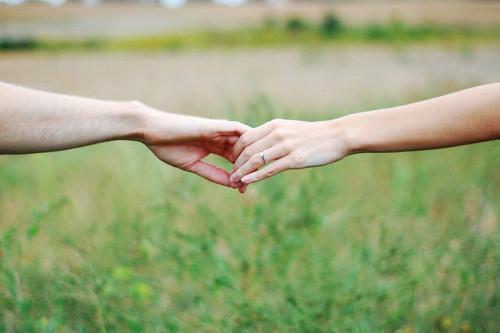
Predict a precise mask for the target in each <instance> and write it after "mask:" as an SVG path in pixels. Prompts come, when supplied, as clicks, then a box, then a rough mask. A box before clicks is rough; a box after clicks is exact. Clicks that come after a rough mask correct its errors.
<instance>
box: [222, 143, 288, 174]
mask: <svg viewBox="0 0 500 333" xmlns="http://www.w3.org/2000/svg"><path fill="white" fill-rule="evenodd" d="M263 154H264V158H265V162H264V160H263V159H262V157H261V155H260V153H259V154H255V155H253V156H252V157H251V158H250V159H249V160H248V161H246V162H245V163H244V164H243V165H242V166H241V167H240V168H239V169H238V170H236V171H235V172H234V173H233V174H232V175H231V177H230V180H231V182H233V183H237V182H239V181H240V179H241V178H242V177H244V176H245V175H247V174H249V173H251V172H253V171H255V170H257V169H258V168H260V167H261V166H263V165H264V164H265V163H269V162H272V161H275V160H277V159H280V158H282V157H283V156H285V155H286V154H287V150H286V149H285V147H284V146H283V145H281V146H277V147H272V148H269V149H267V150H266V151H264V152H263Z"/></svg>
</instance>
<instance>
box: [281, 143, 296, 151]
mask: <svg viewBox="0 0 500 333" xmlns="http://www.w3.org/2000/svg"><path fill="white" fill-rule="evenodd" d="M281 146H282V147H283V150H284V151H285V152H290V151H292V150H293V142H292V141H291V140H283V142H282V143H281Z"/></svg>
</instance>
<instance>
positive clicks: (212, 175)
mask: <svg viewBox="0 0 500 333" xmlns="http://www.w3.org/2000/svg"><path fill="white" fill-rule="evenodd" d="M248 129H249V127H248V126H246V125H243V124H241V123H239V122H235V121H228V120H211V119H204V118H198V117H190V116H184V115H177V114H168V113H163V112H159V111H156V110H150V112H149V116H148V117H146V121H145V125H144V134H143V139H142V141H143V142H144V143H145V144H146V145H147V146H148V147H149V148H150V149H151V151H152V152H153V153H154V154H155V155H156V156H157V157H158V158H159V159H160V160H162V161H163V162H165V163H167V164H169V165H171V166H174V167H177V168H179V169H182V170H184V171H188V172H192V173H195V174H197V175H199V176H201V177H203V178H205V179H207V180H209V181H212V182H214V183H217V184H220V185H224V186H229V187H233V188H239V189H240V191H243V189H244V187H243V186H242V184H236V183H232V182H230V181H229V176H230V174H229V172H228V171H226V170H224V169H222V168H219V167H217V166H215V165H213V164H210V163H207V162H204V161H203V159H204V158H205V157H207V156H208V155H210V154H216V155H219V156H222V157H223V158H225V159H226V160H228V161H229V162H231V163H233V162H234V159H233V158H232V154H231V152H232V148H233V145H234V143H235V142H236V141H237V140H238V138H239V137H240V136H241V135H242V134H243V133H245V132H246V131H247V130H248Z"/></svg>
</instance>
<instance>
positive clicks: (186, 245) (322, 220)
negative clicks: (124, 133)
mask: <svg viewBox="0 0 500 333" xmlns="http://www.w3.org/2000/svg"><path fill="white" fill-rule="evenodd" d="M249 108H250V110H248V112H245V113H244V115H240V116H239V117H240V118H241V120H244V121H246V122H248V123H251V124H258V123H260V122H262V121H264V120H266V119H269V118H272V117H275V116H283V114H282V113H281V112H280V111H278V110H279V108H276V106H274V105H273V104H272V103H271V102H270V101H268V100H266V99H258V100H255V101H254V102H253V103H251V105H250V106H249ZM335 111H336V110H332V114H335ZM337 113H338V110H337ZM232 116H233V118H234V117H237V114H233V115H232ZM297 116H298V115H297ZM302 118H304V117H302ZM306 118H308V119H310V118H311V116H309V117H306ZM312 118H314V116H312ZM499 163H500V146H499V145H498V143H497V142H491V143H484V144H479V145H476V146H470V147H460V148H454V149H446V150H441V151H428V152H417V153H405V154H398V155H396V154H377V155H365V156H354V157H351V158H348V159H346V160H344V161H341V162H339V163H337V164H335V165H332V166H328V167H325V168H322V169H313V170H300V171H291V172H288V173H286V174H283V175H279V176H277V177H275V178H273V179H271V180H269V181H268V182H264V183H261V184H256V185H254V186H252V187H251V188H250V190H249V193H248V194H245V195H240V194H238V193H237V192H235V191H233V190H230V189H224V188H220V187H217V186H215V185H212V184H209V183H207V182H205V181H204V180H201V179H198V178H196V177H194V176H192V175H188V174H183V173H181V172H180V171H177V170H173V169H170V168H168V167H165V166H163V165H162V164H161V163H160V162H158V161H156V160H155V159H154V157H152V156H151V155H150V154H149V153H148V152H147V151H146V149H145V148H143V147H141V146H140V145H139V144H135V143H126V142H121V143H111V144H103V145H99V146H94V147H89V148H85V149H82V150H74V151H67V152H60V153H55V154H40V155H33V156H22V157H21V156H18V157H2V158H1V159H0V182H1V184H2V186H1V187H0V219H1V221H2V233H1V241H0V250H1V252H0V253H1V257H0V258H1V259H0V267H1V271H0V278H1V284H0V293H1V295H2V297H1V301H0V308H1V309H2V314H3V318H2V321H1V322H0V328H1V330H2V331H7V332H8V331H16V332H30V331H31V332H35V331H36V332H69V331H77V332H78V331H79V332H97V331H99V332H124V331H131V332H143V331H148V332H159V331H168V332H273V331H274V332H346V331H354V332H377V331H380V332H382V331H383V332H387V331H397V332H494V331H495V329H496V328H498V324H499V321H498V319H499V318H498V309H499V297H500V295H499V288H498V276H499V273H500V272H499V270H500V268H499V267H500V266H499V265H498V263H499V262H500V246H499V244H500V233H499V229H498V218H499V216H500V206H499V205H498V199H499V198H500V173H499V172H498V165H499Z"/></svg>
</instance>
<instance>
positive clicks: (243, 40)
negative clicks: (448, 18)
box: [0, 14, 500, 52]
mask: <svg viewBox="0 0 500 333" xmlns="http://www.w3.org/2000/svg"><path fill="white" fill-rule="evenodd" d="M499 41H500V26H470V25H443V24H436V23H429V24H419V25H411V24H407V23H404V22H402V21H399V20H397V19H394V20H391V21H389V22H386V23H373V24H368V25H365V26H353V25H347V24H344V23H343V22H342V21H341V20H340V19H339V18H338V17H337V16H335V15H333V14H326V15H325V16H324V18H323V19H322V20H321V21H320V22H309V21H306V20H305V19H303V18H301V17H299V16H294V17H290V18H289V19H287V20H285V21H278V20H277V19H275V18H272V17H271V18H268V19H267V20H265V21H264V22H263V24H261V25H260V26H256V27H246V28H241V29H236V30H222V31H193V32H186V33H171V34H160V35H153V36H142V37H132V38H114V39H113V38H110V39H105V38H102V39H83V40H65V39H47V38H38V39H37V38H28V39H9V38H4V39H1V38H0V52H1V51H15V50H45V51H53V52H54V51H68V50H69V51H71V50H79V51H81V50H108V51H134V50H136V51H177V50H182V49H207V48H221V47H224V48H235V47H250V48H254V47H269V46H287V45H291V46H306V47H309V46H320V45H331V44H338V43H384V44H398V45H399V44H408V43H429V42H430V43H440V44H451V45H454V44H457V43H458V44H460V45H461V44H463V43H473V42H490V43H491V42H499Z"/></svg>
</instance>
